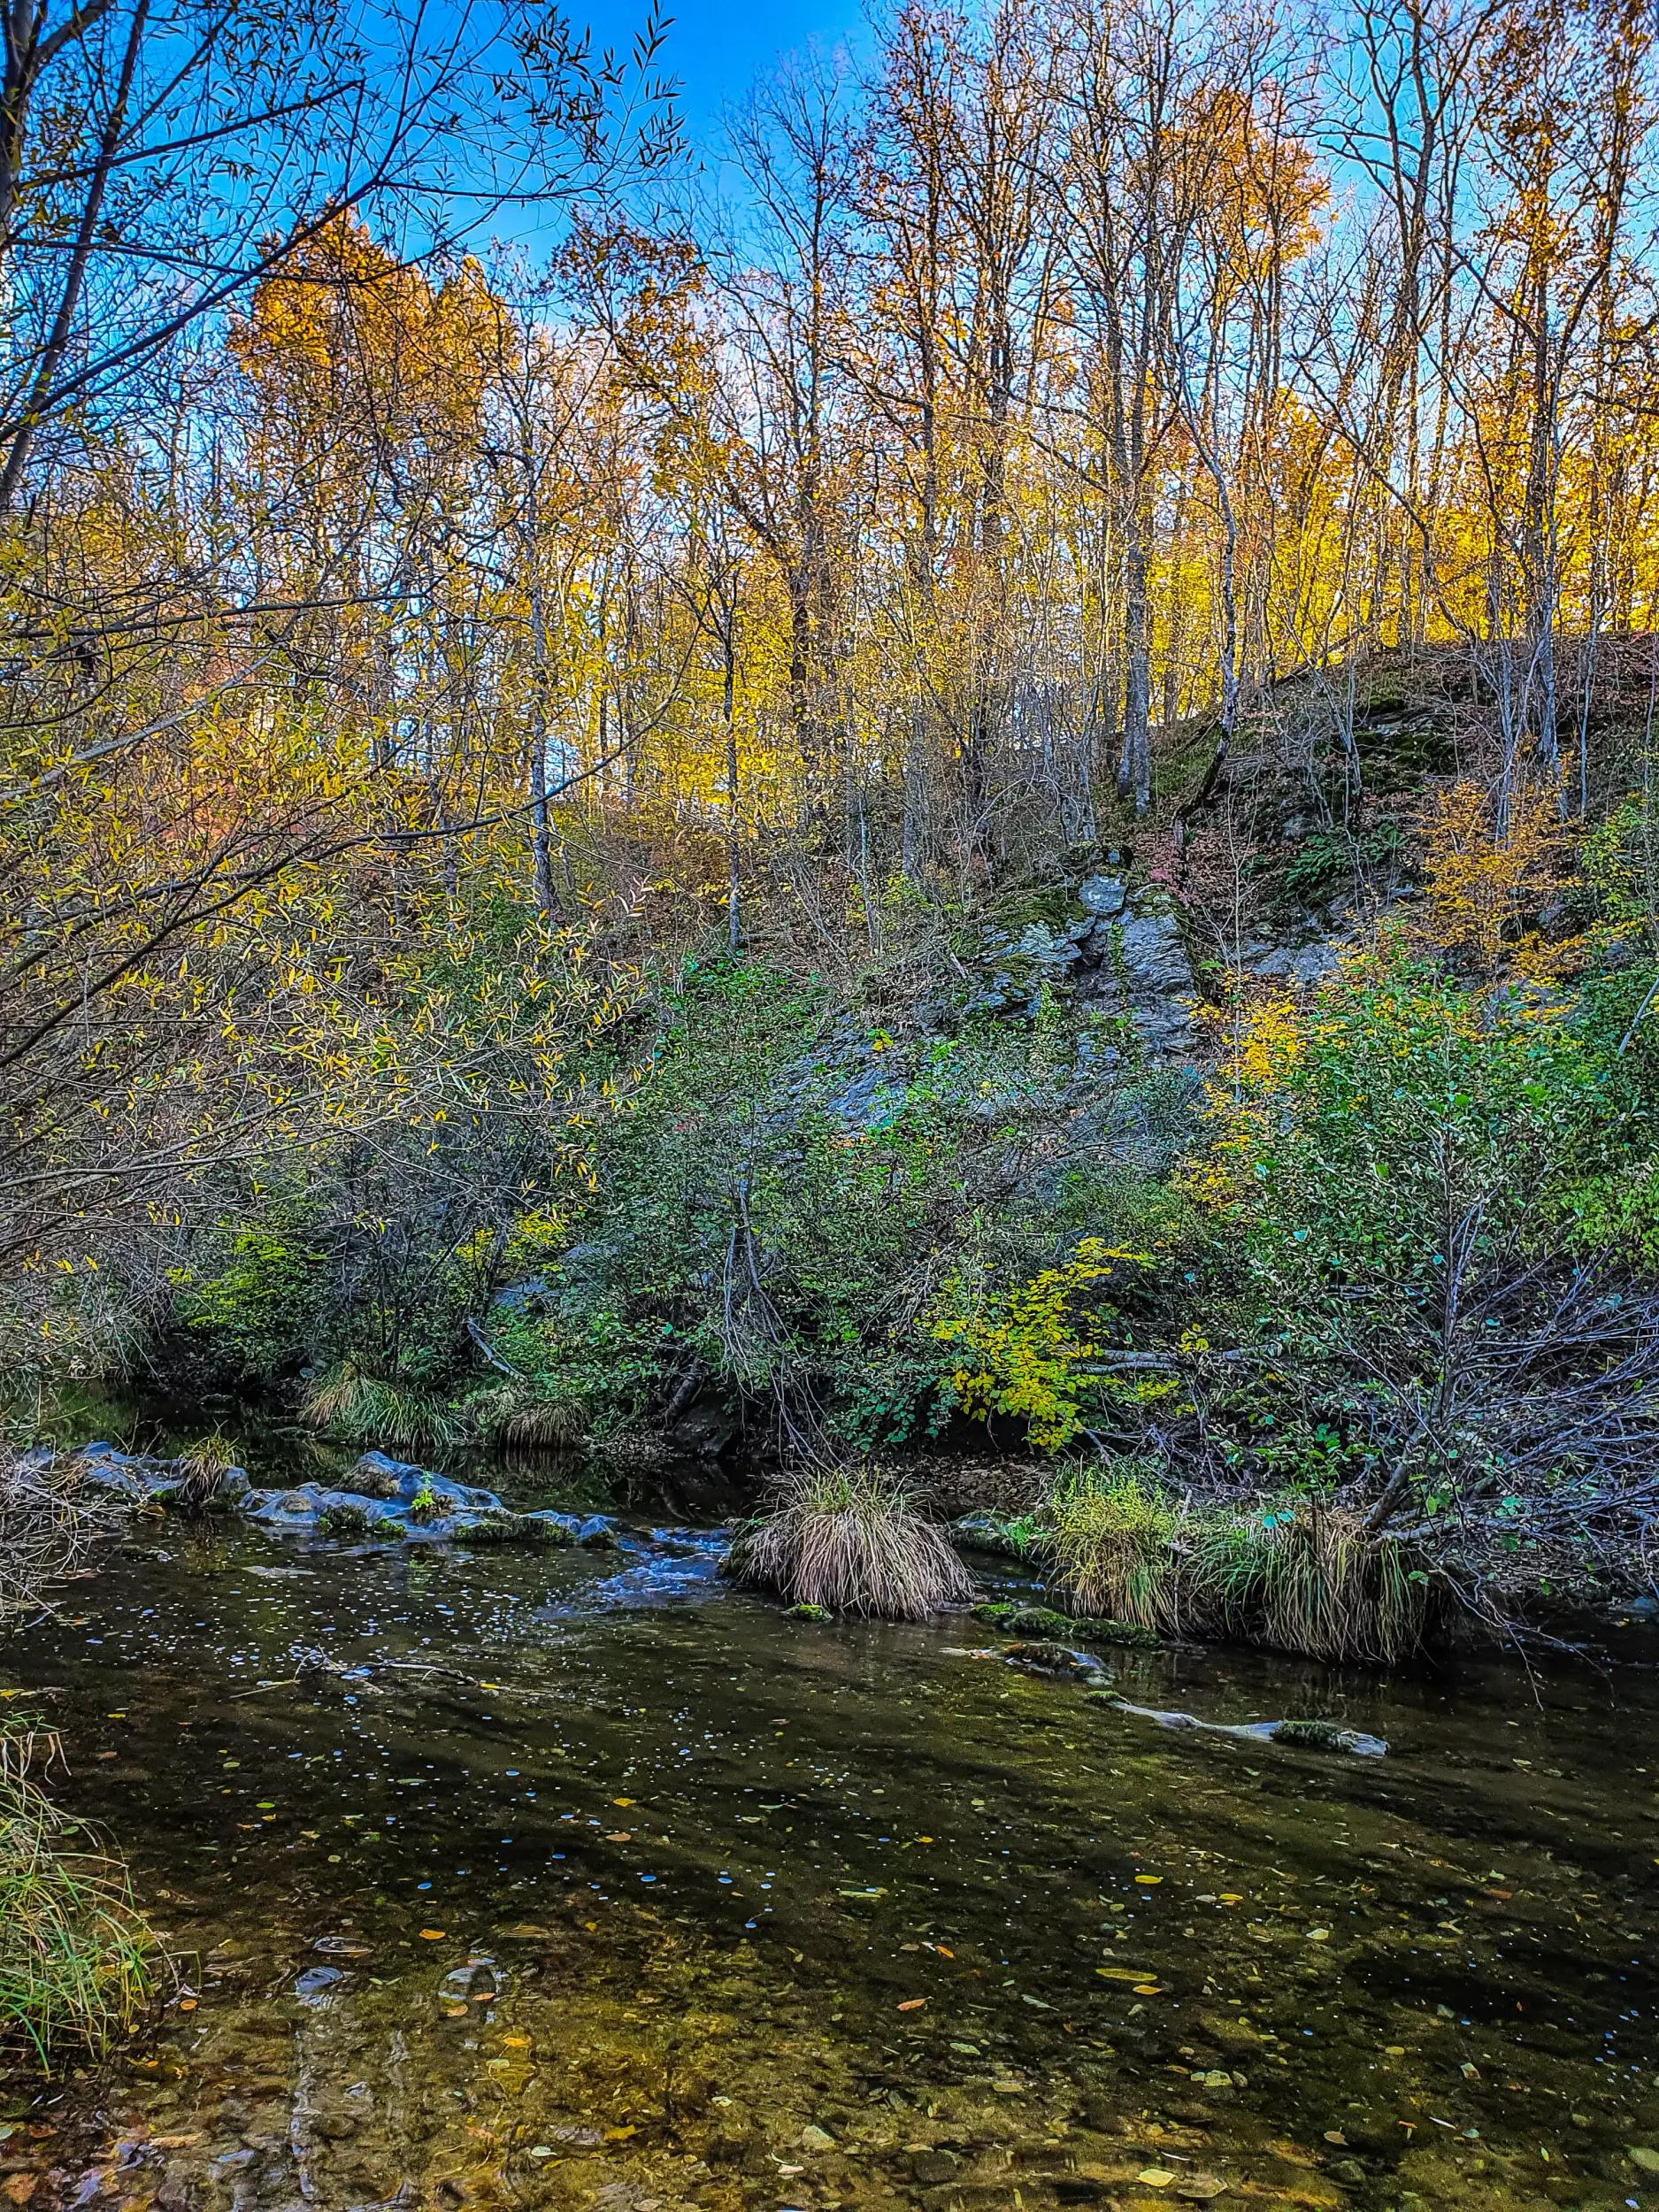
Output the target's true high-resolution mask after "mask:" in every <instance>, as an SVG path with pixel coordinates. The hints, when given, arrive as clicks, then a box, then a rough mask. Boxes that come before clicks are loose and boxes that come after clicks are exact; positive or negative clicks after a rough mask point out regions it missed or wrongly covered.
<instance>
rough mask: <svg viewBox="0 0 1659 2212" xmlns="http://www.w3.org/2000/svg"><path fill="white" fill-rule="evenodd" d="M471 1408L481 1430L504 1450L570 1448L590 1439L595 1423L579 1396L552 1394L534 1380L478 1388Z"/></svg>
mask: <svg viewBox="0 0 1659 2212" xmlns="http://www.w3.org/2000/svg"><path fill="white" fill-rule="evenodd" d="M467 1410H468V1413H469V1415H470V1417H471V1418H472V1422H473V1425H475V1427H476V1428H477V1431H478V1433H479V1434H480V1436H481V1437H482V1438H483V1439H484V1440H485V1441H486V1442H487V1443H489V1444H494V1445H495V1446H496V1447H497V1448H499V1449H501V1450H503V1451H518V1452H534V1451H549V1452H556V1451H569V1450H572V1449H573V1448H575V1447H576V1446H577V1445H579V1444H580V1443H582V1442H583V1441H584V1440H586V1438H587V1436H588V1430H589V1427H590V1426H591V1423H590V1420H589V1417H588V1407H587V1405H586V1404H585V1403H584V1402H582V1401H581V1399H580V1396H579V1395H571V1394H566V1395H565V1396H562V1397H549V1395H548V1394H546V1393H545V1392H543V1391H541V1390H540V1389H538V1388H537V1386H535V1385H534V1383H526V1382H509V1383H502V1384H501V1385H499V1386H495V1387H492V1388H490V1389H488V1390H481V1391H478V1392H476V1393H474V1394H473V1395H472V1397H471V1398H470V1399H469V1400H468V1401H467Z"/></svg>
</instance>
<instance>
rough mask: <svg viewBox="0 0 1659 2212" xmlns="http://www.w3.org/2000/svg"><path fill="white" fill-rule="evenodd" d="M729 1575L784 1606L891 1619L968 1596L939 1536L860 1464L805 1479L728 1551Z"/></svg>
mask: <svg viewBox="0 0 1659 2212" xmlns="http://www.w3.org/2000/svg"><path fill="white" fill-rule="evenodd" d="M728 1571H729V1572H730V1573H731V1574H732V1575H733V1577H734V1578H736V1579H737V1580H738V1581H741V1582H747V1583H750V1584H752V1585H754V1586H757V1587H758V1588H761V1589H767V1590H775V1591H777V1592H778V1593H779V1594H780V1596H782V1597H785V1598H787V1599H788V1600H789V1601H790V1602H791V1603H792V1604H795V1605H811V1606H821V1607H822V1608H824V1609H825V1610H826V1611H827V1612H831V1613H859V1614H872V1615H874V1616H876V1617H878V1618H879V1619H882V1620H889V1621H910V1620H921V1619H923V1618H925V1617H926V1616H927V1615H928V1614H930V1613H937V1612H940V1611H941V1610H942V1609H944V1608H945V1607H946V1606H949V1605H961V1604H965V1603H966V1602H967V1601H968V1600H969V1599H971V1598H972V1595H973V1594H974V1582H973V1578H972V1575H971V1574H970V1573H969V1572H968V1570H967V1569H966V1567H964V1564H963V1563H962V1561H961V1560H960V1559H959V1558H958V1557H957V1556H956V1552H955V1550H954V1549H953V1548H952V1547H951V1544H950V1540H949V1537H948V1536H947V1535H946V1534H945V1532H944V1530H943V1529H941V1527H940V1526H939V1525H938V1524H937V1523H936V1522H934V1521H930V1520H928V1519H926V1517H924V1515H922V1514H921V1513H920V1512H918V1509H917V1508H916V1506H915V1504H914V1502H913V1501H912V1500H911V1499H910V1496H909V1495H908V1494H907V1493H906V1492H905V1491H904V1490H903V1489H902V1487H901V1486H899V1485H898V1484H897V1483H895V1481H893V1480H892V1479H890V1478H889V1477H887V1476H886V1475H884V1474H883V1473H882V1472H881V1471H879V1469H877V1468H874V1467H867V1466H866V1467H835V1468H818V1469H814V1470H813V1471H811V1472H810V1473H809V1474H807V1475H804V1476H803V1477H802V1478H801V1479H799V1481H798V1482H797V1483H796V1485H795V1486H794V1488H793V1489H792V1490H791V1491H790V1492H789V1493H788V1494H787V1495H786V1496H785V1498H784V1500H783V1502H782V1503H781V1504H780V1505H779V1507H778V1508H777V1509H776V1510H775V1511H774V1512H772V1513H770V1514H768V1515H767V1516H766V1517H765V1518H764V1520H761V1521H758V1522H757V1523H755V1524H754V1525H752V1526H751V1527H749V1529H747V1530H745V1531H744V1532H743V1533H742V1535H741V1537H740V1538H739V1540H737V1542H736V1543H735V1544H733V1547H732V1556H731V1560H730V1562H729V1564H728Z"/></svg>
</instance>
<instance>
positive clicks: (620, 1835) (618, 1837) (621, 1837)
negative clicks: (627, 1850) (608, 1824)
mask: <svg viewBox="0 0 1659 2212" xmlns="http://www.w3.org/2000/svg"><path fill="white" fill-rule="evenodd" d="M633 1840H634V1839H633V1837H632V1836H631V1835H630V1834H629V1833H628V1832H627V1830H626V1828H616V1829H613V1830H612V1831H611V1833H610V1834H609V1835H608V1836H607V1837H606V1838H605V1841H606V1842H607V1843H632V1842H633Z"/></svg>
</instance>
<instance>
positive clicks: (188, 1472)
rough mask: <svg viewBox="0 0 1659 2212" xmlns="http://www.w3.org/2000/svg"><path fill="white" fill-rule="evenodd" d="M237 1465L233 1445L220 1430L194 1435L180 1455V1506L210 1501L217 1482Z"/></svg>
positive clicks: (216, 1488) (221, 1480) (217, 1490)
mask: <svg viewBox="0 0 1659 2212" xmlns="http://www.w3.org/2000/svg"><path fill="white" fill-rule="evenodd" d="M235 1464H236V1447H235V1446H234V1444H233V1443H232V1442H231V1440H230V1439H229V1437H228V1436H227V1435H226V1433H225V1432H224V1431H223V1429H214V1430H212V1431H211V1432H210V1433H209V1434H208V1435H206V1436H199V1437H197V1439H196V1442H195V1443H194V1444H187V1445H186V1446H185V1448H184V1449H183V1450H182V1451H181V1452H180V1454H179V1458H178V1469H179V1488H178V1501H179V1503H180V1505H189V1506H204V1505H210V1504H211V1502H212V1501H213V1499H214V1498H215V1497H216V1496H217V1494H218V1493H219V1486H220V1484H221V1483H222V1482H223V1481H224V1479H225V1478H226V1476H227V1474H229V1472H230V1471H231V1469H232V1468H233V1467H234V1466H235Z"/></svg>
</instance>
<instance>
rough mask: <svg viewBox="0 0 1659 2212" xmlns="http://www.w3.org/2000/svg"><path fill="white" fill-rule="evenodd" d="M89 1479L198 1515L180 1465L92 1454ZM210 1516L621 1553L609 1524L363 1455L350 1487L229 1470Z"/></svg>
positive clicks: (360, 1535)
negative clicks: (272, 1484) (284, 1481)
mask: <svg viewBox="0 0 1659 2212" xmlns="http://www.w3.org/2000/svg"><path fill="white" fill-rule="evenodd" d="M76 1457H77V1460H78V1463H79V1464H80V1466H81V1470H82V1472H83V1473H84V1474H85V1476H86V1478H87V1479H88V1481H90V1482H94V1483H96V1484H97V1485H98V1486H100V1487H102V1488H104V1489H106V1490H110V1491H112V1492H114V1493H115V1494H116V1495H117V1496H119V1497H121V1498H124V1499H126V1500H127V1501H128V1502H130V1503H132V1504H134V1505H148V1506H165V1507H173V1508H176V1509H188V1508H190V1507H192V1506H195V1505H197V1504H199V1503H200V1502H201V1501H200V1500H199V1499H198V1498H197V1497H196V1495H194V1494H193V1493H192V1491H191V1489H190V1487H189V1484H188V1468H187V1467H186V1465H185V1463H183V1462H181V1461H179V1460H173V1459H161V1458H157V1457H156V1456H155V1455H152V1454H150V1453H143V1452H123V1451H120V1450H119V1449H118V1448H116V1446H114V1445H113V1444H102V1443H100V1444H88V1445H87V1446H86V1447H85V1448H84V1449H83V1450H82V1451H81V1452H80V1453H78V1454H77V1455H76ZM207 1504H208V1506H209V1507H210V1509H212V1510H215V1511H219V1512H231V1513H239V1514H242V1515H245V1516H246V1517H248V1518H249V1519H250V1520H254V1521H257V1522H259V1523H261V1524H262V1525H264V1526H265V1527H266V1528H269V1529H272V1530H275V1531H279V1532H283V1533H288V1534H293V1535H299V1536H318V1537H322V1538H324V1539H326V1540H332V1541H334V1542H339V1543H352V1544H363V1543H380V1544H385V1543H396V1544H434V1543H466V1544H524V1545H527V1546H532V1547H540V1548H549V1547H552V1546H555V1545H565V1544H580V1545H582V1546H584V1547H586V1548H588V1549H590V1550H611V1549H614V1548H616V1545H617V1541H618V1539H617V1534H616V1527H615V1524H614V1523H613V1522H612V1521H611V1520H610V1519H609V1518H607V1517H605V1516H604V1515H603V1514H590V1515H586V1516H584V1515H581V1514H577V1513H553V1512H538V1513H517V1512H514V1511H513V1509H511V1507H510V1506H507V1505H505V1504H503V1502H502V1500H501V1499H500V1498H498V1497H497V1496H496V1494H495V1492H494V1491H493V1490H484V1489H480V1488H479V1487H477V1486H474V1485H472V1484H469V1483H463V1482H455V1481H452V1480H451V1479H450V1478H449V1476H448V1475H442V1474H439V1473H437V1472H436V1471H434V1469H432V1468H430V1467H420V1466H418V1465H416V1464H415V1463H414V1462H413V1461H412V1460H404V1459H393V1458H392V1457H390V1456H389V1455H388V1454H387V1453H385V1452H365V1453H364V1455H363V1456H362V1458H361V1459H360V1460H358V1462H357V1465H356V1467H355V1468H354V1469H353V1470H352V1473H351V1480H350V1485H349V1486H333V1485H330V1484H327V1483H320V1482H302V1483H296V1484H295V1485H294V1486H292V1487H291V1488H289V1489H287V1490H262V1489H258V1488H256V1487H255V1486H254V1484H253V1483H252V1482H251V1481H250V1479H249V1477H248V1474H247V1471H246V1470H245V1469H243V1468H241V1467H233V1468H230V1469H229V1470H228V1471H227V1472H226V1473H225V1474H224V1475H223V1476H222V1477H221V1479H220V1480H219V1484H218V1486H217V1487H216V1488H215V1489H214V1491H213V1493H212V1495H211V1499H209V1500H208V1501H207Z"/></svg>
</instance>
